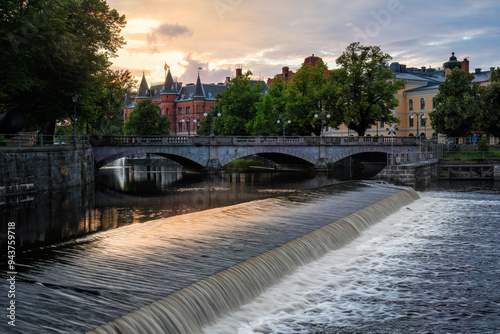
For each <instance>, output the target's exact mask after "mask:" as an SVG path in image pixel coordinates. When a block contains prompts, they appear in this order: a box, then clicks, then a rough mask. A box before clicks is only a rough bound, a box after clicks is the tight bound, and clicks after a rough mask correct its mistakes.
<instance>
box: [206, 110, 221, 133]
mask: <svg viewBox="0 0 500 334" xmlns="http://www.w3.org/2000/svg"><path fill="white" fill-rule="evenodd" d="M216 111H217V114H216V115H214V112H216ZM210 115H211V116H212V134H211V136H212V137H214V136H215V133H214V117H215V116H217V117H221V116H222V114H221V113H220V111H219V110H218V109H215V108H214V109H212V108H210ZM203 116H205V117H207V116H208V113H207V112H204V113H203Z"/></svg>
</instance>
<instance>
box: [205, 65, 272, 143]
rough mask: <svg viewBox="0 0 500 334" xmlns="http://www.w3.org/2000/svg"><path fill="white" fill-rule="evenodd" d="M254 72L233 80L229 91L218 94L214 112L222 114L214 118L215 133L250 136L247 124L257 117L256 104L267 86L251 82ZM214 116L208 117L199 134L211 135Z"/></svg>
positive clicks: (228, 87) (229, 84)
mask: <svg viewBox="0 0 500 334" xmlns="http://www.w3.org/2000/svg"><path fill="white" fill-rule="evenodd" d="M250 75H252V72H250V71H248V72H247V73H245V74H244V75H241V76H238V77H235V78H233V79H232V80H231V81H230V82H229V83H228V85H227V89H226V90H225V91H223V92H221V93H219V94H217V104H216V105H215V108H213V110H217V111H218V112H220V113H221V116H220V117H215V118H214V128H215V132H216V133H217V134H219V135H222V136H245V135H248V134H249V132H248V131H247V126H246V125H247V123H248V122H249V121H250V120H251V119H253V118H254V117H255V114H256V107H255V104H256V103H257V102H258V101H260V99H261V97H262V93H263V92H264V91H265V89H266V88H267V86H265V85H264V84H262V83H261V82H260V81H259V82H252V81H251V80H250ZM211 122H212V115H211V114H210V115H208V117H206V118H205V119H204V120H203V121H202V122H201V126H200V129H198V131H197V133H198V134H199V135H205V136H206V135H210V133H211Z"/></svg>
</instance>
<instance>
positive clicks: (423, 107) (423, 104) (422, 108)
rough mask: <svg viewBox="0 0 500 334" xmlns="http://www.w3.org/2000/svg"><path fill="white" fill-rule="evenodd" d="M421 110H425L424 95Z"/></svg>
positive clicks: (421, 100)
mask: <svg viewBox="0 0 500 334" xmlns="http://www.w3.org/2000/svg"><path fill="white" fill-rule="evenodd" d="M420 110H425V99H424V98H423V97H422V98H421V99H420Z"/></svg>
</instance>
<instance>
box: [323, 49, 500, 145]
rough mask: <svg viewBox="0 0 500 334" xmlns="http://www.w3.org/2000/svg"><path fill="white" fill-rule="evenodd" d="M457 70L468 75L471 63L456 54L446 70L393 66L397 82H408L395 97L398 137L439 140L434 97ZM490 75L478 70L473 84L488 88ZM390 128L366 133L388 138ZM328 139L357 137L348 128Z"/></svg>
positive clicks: (378, 127) (328, 132) (330, 132)
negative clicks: (433, 119) (434, 122)
mask: <svg viewBox="0 0 500 334" xmlns="http://www.w3.org/2000/svg"><path fill="white" fill-rule="evenodd" d="M455 67H458V68H460V69H461V70H462V71H464V72H469V60H468V59H464V60H463V61H459V60H457V58H456V57H455V53H454V52H453V53H452V55H451V57H450V59H449V60H448V61H447V62H445V63H444V64H443V69H442V70H441V69H439V70H436V69H433V68H426V67H421V68H418V69H417V68H406V66H405V65H402V64H399V63H392V64H391V69H392V70H393V71H394V72H395V73H396V78H397V79H403V80H404V81H405V82H406V86H405V88H403V89H401V90H400V91H398V92H397V94H396V97H397V98H398V100H399V105H398V107H396V109H395V110H394V115H395V116H396V117H397V118H398V119H399V120H400V123H399V124H395V127H396V128H397V130H396V136H418V135H420V136H421V137H422V138H427V139H437V138H438V135H437V133H435V132H434V130H433V129H432V126H431V121H430V117H429V113H430V112H432V111H433V110H435V108H436V104H435V97H436V95H437V94H438V93H439V84H441V83H442V82H444V81H445V79H446V76H445V75H446V74H448V73H449V72H451V70H452V69H454V68H455ZM492 69H493V68H490V70H489V71H482V70H481V69H479V68H476V69H475V72H474V76H475V78H474V80H473V82H478V83H479V84H480V85H482V86H485V85H488V84H489V83H490V74H491V71H492ZM387 128H391V129H392V128H393V124H383V123H379V124H376V125H373V126H372V127H371V128H369V129H368V130H367V131H366V134H365V135H366V136H387V135H389V134H388V131H387V130H386V129H387ZM325 135H327V136H357V133H356V132H355V131H352V130H349V129H348V128H347V127H346V126H345V125H342V126H341V127H340V128H338V129H331V128H328V129H326V131H325Z"/></svg>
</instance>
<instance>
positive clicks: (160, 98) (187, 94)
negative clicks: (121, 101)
mask: <svg viewBox="0 0 500 334" xmlns="http://www.w3.org/2000/svg"><path fill="white" fill-rule="evenodd" d="M224 90H226V85H225V84H222V83H219V84H202V83H201V80H200V75H199V74H198V78H197V80H196V84H188V85H186V86H183V85H182V84H180V83H179V82H177V81H174V80H173V78H172V74H171V73H170V69H167V75H166V78H165V82H164V83H163V84H160V85H153V86H151V87H149V85H148V83H147V81H146V76H145V75H144V74H143V75H142V80H141V84H140V86H139V90H138V91H137V96H136V97H135V99H133V100H132V98H131V97H130V93H129V92H127V96H126V98H125V109H124V110H123V119H124V120H125V121H126V120H127V118H128V116H129V115H130V113H131V112H132V110H134V108H135V106H136V105H137V103H139V102H141V101H143V100H144V99H148V98H149V99H151V100H152V101H153V103H155V104H157V105H159V106H160V114H161V115H168V117H169V118H170V121H171V122H172V126H171V128H170V132H171V134H172V135H177V136H187V135H195V134H196V130H197V129H198V127H199V124H200V121H201V120H203V118H204V116H203V114H204V113H205V112H206V111H209V110H210V107H212V106H214V105H215V104H216V102H217V100H216V98H215V95H216V94H217V93H220V92H222V91H224Z"/></svg>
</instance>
